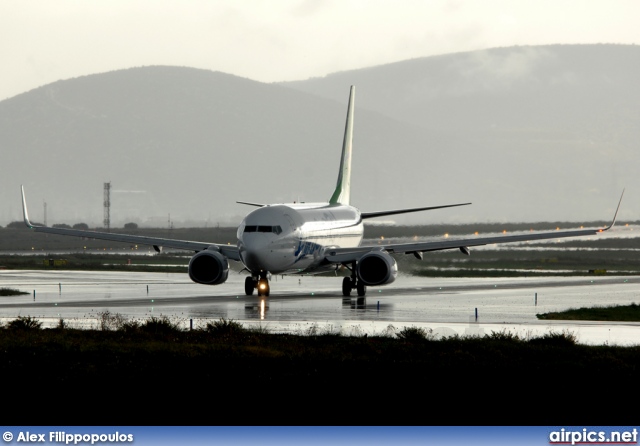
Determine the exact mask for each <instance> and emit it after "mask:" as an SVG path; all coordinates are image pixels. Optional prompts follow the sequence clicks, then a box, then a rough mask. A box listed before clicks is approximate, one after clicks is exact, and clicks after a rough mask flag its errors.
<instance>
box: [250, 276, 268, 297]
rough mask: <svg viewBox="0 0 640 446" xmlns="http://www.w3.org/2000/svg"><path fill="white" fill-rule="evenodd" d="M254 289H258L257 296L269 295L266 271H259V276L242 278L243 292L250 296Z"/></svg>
mask: <svg viewBox="0 0 640 446" xmlns="http://www.w3.org/2000/svg"><path fill="white" fill-rule="evenodd" d="M255 289H257V290H258V296H269V291H270V289H271V288H270V286H269V279H267V273H260V276H249V277H247V278H246V279H244V293H245V294H246V295H247V296H252V295H253V290H255Z"/></svg>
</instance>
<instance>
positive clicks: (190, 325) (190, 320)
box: [189, 319, 193, 330]
mask: <svg viewBox="0 0 640 446" xmlns="http://www.w3.org/2000/svg"><path fill="white" fill-rule="evenodd" d="M189 330H193V319H189Z"/></svg>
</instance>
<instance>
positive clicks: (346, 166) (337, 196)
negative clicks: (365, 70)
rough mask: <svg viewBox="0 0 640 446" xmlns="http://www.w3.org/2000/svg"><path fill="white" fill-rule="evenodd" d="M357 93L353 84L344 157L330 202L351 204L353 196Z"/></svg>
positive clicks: (344, 143) (343, 150) (343, 144)
mask: <svg viewBox="0 0 640 446" xmlns="http://www.w3.org/2000/svg"><path fill="white" fill-rule="evenodd" d="M355 95H356V87H355V86H353V85H352V86H351V91H350V93H349V108H348V109H347V123H346V125H345V128H344V141H343V142H342V159H341V160H340V172H339V173H338V183H337V184H336V190H335V191H334V192H333V195H332V196H331V199H330V200H329V203H330V204H349V199H350V196H351V149H352V141H353V103H354V100H355Z"/></svg>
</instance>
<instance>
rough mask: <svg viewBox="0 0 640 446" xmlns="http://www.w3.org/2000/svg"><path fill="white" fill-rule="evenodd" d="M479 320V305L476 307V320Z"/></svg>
mask: <svg viewBox="0 0 640 446" xmlns="http://www.w3.org/2000/svg"><path fill="white" fill-rule="evenodd" d="M477 321H478V307H476V322H477Z"/></svg>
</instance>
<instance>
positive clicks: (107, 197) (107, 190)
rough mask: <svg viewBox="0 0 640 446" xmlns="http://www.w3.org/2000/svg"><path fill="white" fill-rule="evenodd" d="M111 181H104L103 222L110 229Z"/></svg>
mask: <svg viewBox="0 0 640 446" xmlns="http://www.w3.org/2000/svg"><path fill="white" fill-rule="evenodd" d="M110 209H111V182H108V183H104V220H103V222H102V224H103V225H104V227H105V228H106V229H107V231H109V229H110V228H111V215H110Z"/></svg>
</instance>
